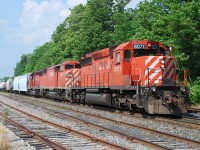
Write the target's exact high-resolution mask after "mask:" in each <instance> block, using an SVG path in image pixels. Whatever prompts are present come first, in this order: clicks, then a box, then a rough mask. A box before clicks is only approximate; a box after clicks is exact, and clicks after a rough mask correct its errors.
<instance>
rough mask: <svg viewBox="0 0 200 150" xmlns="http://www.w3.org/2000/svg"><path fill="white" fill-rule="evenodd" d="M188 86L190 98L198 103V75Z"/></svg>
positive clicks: (194, 102) (199, 78) (199, 94)
mask: <svg viewBox="0 0 200 150" xmlns="http://www.w3.org/2000/svg"><path fill="white" fill-rule="evenodd" d="M189 87H190V99H191V101H192V103H193V104H195V105H198V104H200V77H198V78H197V80H196V81H194V82H193V84H191V85H189Z"/></svg>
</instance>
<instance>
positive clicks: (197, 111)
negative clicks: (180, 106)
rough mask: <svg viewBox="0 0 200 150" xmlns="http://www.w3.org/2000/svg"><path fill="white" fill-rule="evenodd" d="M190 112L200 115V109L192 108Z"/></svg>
mask: <svg viewBox="0 0 200 150" xmlns="http://www.w3.org/2000/svg"><path fill="white" fill-rule="evenodd" d="M189 112H192V113H198V114H200V108H195V107H190V108H189Z"/></svg>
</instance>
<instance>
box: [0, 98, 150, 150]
mask: <svg viewBox="0 0 200 150" xmlns="http://www.w3.org/2000/svg"><path fill="white" fill-rule="evenodd" d="M2 100H3V101H4V102H5V103H6V104H8V105H11V106H14V107H17V108H19V109H21V110H23V111H26V112H28V113H30V114H32V115H35V116H37V117H40V118H43V119H45V120H48V121H52V122H54V123H57V124H60V125H62V126H67V127H71V128H72V129H74V130H77V131H81V132H84V133H87V134H90V135H93V136H95V137H99V138H101V139H104V140H106V141H110V142H113V143H115V144H118V145H121V146H123V147H128V148H130V149H138V150H150V149H151V148H148V147H145V146H143V145H139V144H137V143H131V142H129V141H127V140H126V139H123V138H121V137H119V136H114V135H113V134H111V133H108V132H106V131H103V130H98V129H93V128H90V127H88V126H83V125H82V124H79V123H77V122H75V121H72V120H67V119H59V118H56V117H55V116H54V115H53V114H51V113H48V111H44V110H43V109H42V108H39V107H34V106H31V105H30V104H29V105H28V104H26V103H23V104H22V103H18V102H16V101H13V100H10V99H8V98H5V97H2V98H1V99H0V101H2ZM5 108H6V107H5ZM6 109H7V111H9V108H6Z"/></svg>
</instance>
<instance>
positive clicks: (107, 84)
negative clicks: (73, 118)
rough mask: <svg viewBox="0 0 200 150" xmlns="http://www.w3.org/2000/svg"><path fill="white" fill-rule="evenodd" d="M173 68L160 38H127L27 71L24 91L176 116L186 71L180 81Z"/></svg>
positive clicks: (183, 108) (184, 97)
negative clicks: (117, 43)
mask: <svg viewBox="0 0 200 150" xmlns="http://www.w3.org/2000/svg"><path fill="white" fill-rule="evenodd" d="M177 70H178V71H180V69H179V68H177V67H176V65H175V60H174V57H173V56H172V53H171V50H170V49H168V48H167V47H166V46H164V45H163V44H162V43H160V42H155V41H149V40H132V41H129V42H126V43H122V44H119V45H118V46H115V47H110V48H105V49H102V50H98V51H94V52H92V53H88V54H86V55H85V56H84V57H82V58H81V60H80V61H66V62H64V63H61V64H58V65H55V66H52V67H49V68H45V69H43V70H40V71H37V72H33V73H31V74H30V78H29V80H28V83H25V84H27V85H28V88H27V94H29V95H35V96H44V97H50V98H56V99H63V100H68V101H71V102H79V103H89V104H98V105H105V106H111V107H117V108H125V109H129V110H133V109H136V110H139V111H140V110H144V111H146V112H147V113H148V114H175V115H176V114H182V113H185V112H187V109H188V105H189V90H188V88H187V70H186V69H184V70H183V77H184V80H183V82H181V81H180V79H179V78H178V73H177ZM16 78H17V77H16ZM14 81H15V79H14Z"/></svg>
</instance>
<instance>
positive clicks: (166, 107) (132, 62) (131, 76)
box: [113, 40, 189, 114]
mask: <svg viewBox="0 0 200 150" xmlns="http://www.w3.org/2000/svg"><path fill="white" fill-rule="evenodd" d="M113 56H114V64H115V65H114V69H113V76H114V77H113V78H114V81H113V84H115V85H116V86H118V85H122V86H121V87H122V89H123V91H124V93H125V95H126V96H125V97H126V98H125V99H126V102H127V101H128V103H129V104H135V105H136V107H137V108H142V109H144V110H145V111H146V112H147V113H149V114H181V113H185V112H187V107H188V102H189V98H188V95H189V94H188V93H189V91H188V88H187V85H186V83H187V80H186V79H187V72H186V70H184V79H185V81H184V82H183V83H184V84H181V85H178V82H179V80H178V78H177V72H176V66H175V62H174V58H173V56H172V55H171V50H170V49H167V48H166V47H165V46H164V45H163V44H161V43H159V42H154V41H147V40H145V41H132V42H129V43H125V44H124V45H120V46H119V47H117V48H116V49H115V50H114V54H113ZM132 89H134V90H132ZM182 89H184V90H182ZM126 91H128V92H126ZM130 92H131V93H133V94H130Z"/></svg>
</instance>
